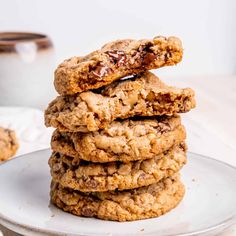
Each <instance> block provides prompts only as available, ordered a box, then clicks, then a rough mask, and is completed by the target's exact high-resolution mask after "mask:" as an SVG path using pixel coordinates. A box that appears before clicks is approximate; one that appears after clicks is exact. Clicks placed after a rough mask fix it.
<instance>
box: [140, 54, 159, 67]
mask: <svg viewBox="0 0 236 236" xmlns="http://www.w3.org/2000/svg"><path fill="white" fill-rule="evenodd" d="M155 59H156V55H155V54H154V53H152V52H148V53H146V54H145V55H144V57H143V65H149V64H151V63H152V62H153V61H154V60H155Z"/></svg>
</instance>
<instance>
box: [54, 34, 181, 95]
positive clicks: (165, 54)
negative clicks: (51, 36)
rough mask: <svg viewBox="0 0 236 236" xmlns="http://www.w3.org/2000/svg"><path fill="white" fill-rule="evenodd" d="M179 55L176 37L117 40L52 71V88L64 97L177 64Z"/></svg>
mask: <svg viewBox="0 0 236 236" xmlns="http://www.w3.org/2000/svg"><path fill="white" fill-rule="evenodd" d="M182 54H183V48H182V45H181V41H180V40H179V39H178V38H176V37H169V38H166V37H162V36H158V37H155V38H154V39H151V40H138V41H137V40H129V39H128V40H117V41H114V42H110V43H107V44H106V45H104V46H103V47H102V48H101V49H100V50H97V51H94V52H92V53H90V54H88V55H87V56H84V57H72V58H70V59H68V60H65V61H64V62H63V63H61V64H60V65H59V66H58V68H57V69H56V71H55V80H54V85H55V88H56V90H57V92H58V93H59V94H63V95H65V94H75V93H78V92H83V91H87V90H90V89H97V88H100V87H102V86H105V85H108V84H110V83H111V82H112V81H115V80H118V79H120V78H123V77H125V76H129V75H133V74H138V73H140V72H143V71H145V70H150V69H156V68H159V67H162V66H170V65H174V64H177V63H178V62H180V61H181V59H182Z"/></svg>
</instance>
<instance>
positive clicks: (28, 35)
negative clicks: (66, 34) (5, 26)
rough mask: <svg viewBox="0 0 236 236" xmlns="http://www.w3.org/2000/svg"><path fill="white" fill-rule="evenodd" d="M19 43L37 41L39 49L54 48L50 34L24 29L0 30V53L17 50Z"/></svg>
mask: <svg viewBox="0 0 236 236" xmlns="http://www.w3.org/2000/svg"><path fill="white" fill-rule="evenodd" d="M18 43H35V44H36V45H37V49H38V50H42V49H49V48H53V43H52V41H51V39H50V38H49V36H47V35H46V34H43V33H36V32H24V31H5V32H0V53H10V52H16V50H15V46H16V44H18Z"/></svg>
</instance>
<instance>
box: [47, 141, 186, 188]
mask: <svg viewBox="0 0 236 236" xmlns="http://www.w3.org/2000/svg"><path fill="white" fill-rule="evenodd" d="M186 150H187V148H186V145H185V143H181V144H180V145H176V146H174V147H172V148H171V149H170V150H168V151H166V152H164V153H161V154H159V155H157V156H156V157H155V158H151V159H148V160H143V161H133V162H128V163H122V162H109V163H103V164H100V163H91V162H87V161H83V160H79V161H77V163H76V162H75V161H74V159H73V158H72V157H69V156H66V155H63V154H60V153H55V152H54V153H53V154H52V156H51V157H50V159H49V165H50V168H51V175H52V177H53V180H54V181H55V182H58V183H60V184H61V185H62V186H63V187H68V188H71V189H74V190H79V191H81V192H104V191H112V190H116V189H118V190H125V189H133V188H139V187H142V186H147V185H150V184H154V183H157V182H158V181H160V180H161V179H163V178H167V177H169V176H172V175H173V174H175V173H177V172H178V171H179V170H180V169H181V168H182V167H183V165H184V164H185V163H186Z"/></svg>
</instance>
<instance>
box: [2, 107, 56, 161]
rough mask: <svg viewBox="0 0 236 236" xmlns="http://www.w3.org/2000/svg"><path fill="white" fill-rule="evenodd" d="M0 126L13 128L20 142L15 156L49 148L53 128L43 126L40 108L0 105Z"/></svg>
mask: <svg viewBox="0 0 236 236" xmlns="http://www.w3.org/2000/svg"><path fill="white" fill-rule="evenodd" d="M0 126H2V127H6V128H11V129H13V130H15V132H16V136H17V138H18V140H19V144H20V147H19V150H18V151H17V153H16V156H19V155H23V154H25V153H29V152H33V151H37V150H41V149H45V148H49V144H50V137H51V133H52V131H53V129H52V128H46V127H45V126H44V120H43V112H42V111H41V110H37V109H34V108H25V107H0Z"/></svg>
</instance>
